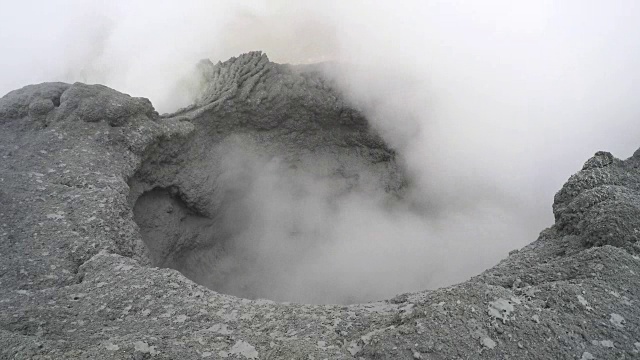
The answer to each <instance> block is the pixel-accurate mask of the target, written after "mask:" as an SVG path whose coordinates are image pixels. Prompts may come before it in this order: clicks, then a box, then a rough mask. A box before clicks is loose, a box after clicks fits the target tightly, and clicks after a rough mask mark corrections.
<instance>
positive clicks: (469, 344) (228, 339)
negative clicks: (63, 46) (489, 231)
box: [0, 53, 640, 360]
mask: <svg viewBox="0 0 640 360" xmlns="http://www.w3.org/2000/svg"><path fill="white" fill-rule="evenodd" d="M200 69H201V71H202V73H203V76H204V78H205V81H204V83H203V93H202V94H203V95H202V96H201V97H200V98H199V100H198V101H196V103H195V104H194V105H192V106H190V107H188V108H185V109H182V110H180V111H178V112H177V113H175V114H171V115H163V116H160V115H158V114H157V113H156V112H155V111H154V109H153V107H152V105H151V103H150V102H149V101H148V100H146V99H141V98H132V97H130V96H128V95H124V94H121V93H119V92H117V91H115V90H112V89H109V88H107V87H104V86H101V85H85V84H79V83H76V84H73V85H70V84H63V83H45V84H40V85H30V86H27V87H24V88H22V89H19V90H15V91H13V92H11V93H9V94H7V95H5V96H4V97H2V98H1V99H0V156H1V158H0V219H2V221H1V222H0V254H2V257H1V258H0V356H1V357H2V358H12V359H13V358H15V359H76V358H77V359H80V358H82V359H114V358H115V359H146V358H153V359H202V358H211V359H218V358H229V359H352V358H357V359H358V358H364V359H369V358H371V359H374V358H375V359H382V358H384V359H469V358H471V359H476V358H477V359H582V360H588V359H624V358H636V357H638V356H640V354H639V351H640V335H639V334H640V307H639V306H638V301H640V257H639V255H640V246H639V243H638V238H639V236H640V235H639V230H640V220H639V219H640V170H639V167H640V151H639V152H636V154H634V156H632V157H631V158H629V159H627V160H619V159H616V158H614V157H613V156H612V155H611V154H609V153H605V152H599V153H596V155H595V156H594V157H593V158H591V159H589V160H588V161H587V162H586V163H585V165H584V167H583V169H582V170H580V171H579V172H578V173H577V174H575V175H573V176H572V177H571V178H570V179H569V180H568V182H567V183H566V184H565V185H564V186H563V188H562V189H561V190H560V191H559V192H558V194H557V195H556V197H555V201H554V205H553V211H554V214H555V218H556V223H555V225H553V226H552V227H550V228H548V229H546V230H544V231H542V233H541V234H540V236H539V238H538V239H537V240H536V241H534V242H532V243H531V244H530V245H528V246H526V247H524V248H523V249H521V250H519V251H514V252H512V253H511V254H510V255H509V257H508V258H507V259H504V260H503V261H502V262H500V263H499V264H498V265H496V266H495V267H494V268H492V269H489V270H487V271H486V272H484V273H482V274H479V275H478V276H475V277H474V278H472V279H470V280H469V281H467V282H464V283H461V284H458V285H454V286H450V287H446V288H441V289H438V290H434V291H423V292H417V293H411V294H403V295H398V296H396V297H394V298H393V299H389V300H387V301H381V302H374V303H366V304H355V305H344V306H343V305H305V304H291V303H276V302H273V301H269V300H248V299H243V298H239V297H234V296H230V295H224V294H221V293H218V292H215V291H212V290H209V289H208V288H207V287H204V286H202V285H199V284H198V283H202V282H201V281H199V279H197V278H193V277H191V276H189V272H190V268H189V264H190V263H193V262H194V261H198V259H197V256H196V255H194V254H199V253H202V252H203V251H205V250H206V251H209V253H211V254H216V253H219V252H224V251H226V249H227V246H228V244H227V242H228V239H227V237H226V235H225V234H226V229H225V222H224V219H220V218H219V217H218V216H217V213H218V211H219V209H221V208H222V207H224V206H226V205H228V204H229V203H230V202H233V201H234V199H235V196H237V194H238V193H242V190H243V187H242V186H243V185H242V184H241V182H240V184H238V181H237V180H238V179H241V178H242V176H240V177H239V178H238V179H236V178H232V179H229V178H228V177H226V176H225V175H224V174H223V173H222V172H221V170H220V169H221V168H224V162H225V156H226V152H225V151H227V150H228V147H226V146H222V145H224V144H235V143H236V142H237V139H242V140H243V141H242V142H241V143H242V144H244V145H243V146H246V144H250V145H248V146H249V147H250V152H251V153H259V154H264V156H265V157H269V156H275V155H276V154H277V156H279V157H281V158H282V159H283V161H284V162H285V163H286V164H287V166H288V168H290V169H294V170H296V171H298V170H297V169H302V170H300V171H315V172H316V173H318V174H317V175H318V176H324V177H327V178H330V179H331V181H333V182H334V183H335V185H336V187H337V188H339V189H352V188H362V189H366V188H368V187H374V188H380V187H381V188H384V189H385V191H387V192H388V193H390V194H394V193H395V194H400V193H401V192H402V189H403V186H404V184H405V180H404V178H403V176H402V171H401V168H400V166H399V165H398V164H397V163H396V157H395V154H394V152H393V151H392V150H391V149H389V148H388V147H387V146H386V145H385V144H384V142H382V140H381V139H380V137H379V136H377V135H376V134H375V132H374V131H372V130H371V129H370V128H369V126H368V125H367V122H366V119H365V118H364V117H363V116H362V115H361V114H360V113H359V112H358V111H357V110H354V109H352V108H351V107H349V106H348V104H346V103H345V102H344V101H343V100H342V98H341V96H340V94H339V93H338V92H337V91H336V90H335V89H334V87H333V86H332V84H331V82H330V81H328V80H325V79H324V78H323V77H322V76H321V73H320V71H318V69H317V68H315V67H313V66H307V67H296V66H290V65H280V64H274V63H271V62H269V60H268V59H267V58H266V56H264V55H263V54H261V53H250V54H245V55H242V56H240V57H238V58H233V59H231V60H229V61H227V62H224V63H219V64H217V65H213V64H212V63H210V62H206V61H205V62H202V63H201V64H200ZM318 159H322V161H321V163H322V164H323V166H321V167H318V166H316V165H317V161H318ZM311 162H313V164H311ZM363 173H364V174H369V175H370V176H355V175H360V174H363ZM167 209H170V211H167ZM158 219H160V220H158ZM203 234H205V235H206V236H204V235H203ZM212 239H214V240H212ZM212 256H213V258H209V259H206V261H214V260H215V255H212ZM174 269H177V270H180V271H176V270H174ZM183 274H185V275H186V276H188V277H190V278H191V279H192V280H193V281H192V280H189V279H188V278H187V277H185V276H184V275H183ZM194 281H195V282H194ZM207 285H209V284H207Z"/></svg>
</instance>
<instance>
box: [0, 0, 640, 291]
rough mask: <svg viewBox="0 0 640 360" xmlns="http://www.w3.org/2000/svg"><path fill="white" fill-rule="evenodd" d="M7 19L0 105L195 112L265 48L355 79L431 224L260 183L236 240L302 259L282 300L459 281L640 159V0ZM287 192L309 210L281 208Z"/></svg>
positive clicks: (145, 10) (327, 4) (48, 9)
mask: <svg viewBox="0 0 640 360" xmlns="http://www.w3.org/2000/svg"><path fill="white" fill-rule="evenodd" d="M4 8H5V9H4V10H3V11H2V13H1V14H0V40H1V41H0V53H1V54H3V55H2V59H3V66H2V67H1V69H0V72H1V76H0V78H1V79H2V82H1V83H0V92H7V91H9V90H12V89H14V88H17V87H20V86H23V85H25V84H27V83H34V82H41V81H56V80H61V81H68V82H70V81H83V82H90V83H91V82H99V83H104V84H106V85H108V86H111V87H114V88H116V89H118V90H120V91H123V92H127V93H130V94H132V95H135V96H145V97H149V98H151V100H152V101H153V103H154V105H155V106H156V107H157V108H158V109H159V110H160V111H171V110H174V109H176V108H178V107H181V106H184V105H187V104H188V103H189V102H190V101H191V97H192V95H193V94H192V93H191V81H192V79H190V74H191V70H192V68H193V65H194V64H195V63H196V62H197V61H198V60H200V59H201V58H211V59H212V60H213V61H214V62H215V61H217V60H224V59H226V58H228V57H230V56H235V55H238V54H239V53H241V52H245V51H250V50H263V51H265V52H266V53H267V54H268V55H269V56H270V58H271V59H272V60H273V61H277V62H291V63H301V62H314V61H324V60H335V61H338V62H339V63H340V64H343V67H342V68H341V71H338V72H337V73H334V74H331V75H332V76H336V77H337V78H338V80H339V82H340V84H341V85H342V88H343V90H344V91H345V93H346V94H347V96H349V98H350V99H351V100H352V101H354V102H356V103H358V104H360V106H362V108H363V110H364V112H365V113H366V114H367V116H368V117H369V118H370V120H371V121H372V123H373V124H374V126H375V127H376V128H377V129H378V130H379V132H380V133H381V134H382V135H383V137H384V138H385V139H386V140H387V141H388V142H389V143H390V144H391V145H392V146H393V147H395V148H396V149H398V150H399V152H400V154H401V155H402V157H403V159H404V161H405V162H406V165H407V167H408V171H409V172H410V175H411V178H412V180H413V182H414V183H415V184H416V189H414V193H412V196H413V197H414V198H416V199H420V200H421V201H423V202H425V203H427V204H428V205H429V206H430V210H431V212H430V213H429V215H428V216H425V215H417V214H415V213H414V212H412V211H409V210H407V209H403V208H401V207H400V208H393V209H388V208H386V207H384V206H382V205H380V202H379V201H377V200H376V198H374V200H371V199H370V197H371V194H367V195H366V196H363V195H362V194H352V195H349V196H347V197H344V198H341V199H339V201H338V202H337V203H328V202H327V199H328V198H330V196H328V194H327V193H326V192H325V190H323V189H325V188H326V186H328V185H327V184H324V183H322V182H320V183H318V181H317V180H315V179H310V178H307V177H293V178H287V179H289V180H286V179H283V178H282V176H283V175H282V173H281V172H278V171H274V170H273V169H271V168H268V167H266V168H265V167H264V166H262V165H260V166H259V169H261V170H260V171H258V172H256V173H255V176H256V178H255V181H254V184H255V186H256V187H255V188H252V189H251V192H250V193H249V195H248V197H247V199H246V201H247V204H249V205H248V206H249V207H250V208H251V209H252V214H253V219H257V220H256V222H254V223H251V224H250V225H249V228H248V229H249V230H247V231H246V232H244V233H242V234H240V235H241V236H240V235H239V239H240V238H242V239H245V240H246V239H253V240H255V241H258V242H259V244H257V245H256V247H250V246H249V245H250V244H252V243H251V241H248V240H247V241H244V242H243V243H242V244H245V245H246V246H247V247H248V250H246V251H249V253H251V252H260V253H261V254H265V259H267V258H268V257H269V256H275V254H277V253H278V252H274V251H272V250H273V249H278V250H279V251H280V254H281V255H282V256H281V257H277V256H276V258H275V259H274V261H273V262H271V263H272V264H273V263H277V262H278V261H282V259H299V263H298V264H297V265H296V264H293V265H291V266H293V267H284V268H283V267H282V266H274V267H271V268H268V266H267V265H265V264H269V262H265V263H264V264H262V265H261V266H266V267H267V269H266V271H263V274H269V275H270V276H272V277H273V278H275V280H274V281H275V282H278V281H279V283H280V284H289V285H287V286H284V285H283V286H272V287H271V289H273V291H274V292H276V291H277V292H278V293H277V294H285V295H281V296H278V295H277V294H275V295H273V296H272V297H274V298H280V299H283V298H289V299H302V300H304V301H319V302H323V301H351V300H357V301H361V300H362V299H374V298H378V297H383V296H391V295H392V294H394V293H397V292H404V291H410V290H419V289H422V288H426V287H434V286H441V285H444V284H449V283H451V282H455V281H461V280H463V279H465V278H468V277H469V276H471V275H473V274H475V273H477V272H479V271H481V270H482V269H483V268H486V267H488V266H490V265H491V264H493V263H495V262H497V261H498V260H499V259H500V258H502V257H503V256H505V255H506V253H507V252H508V251H509V250H511V249H514V248H517V247H520V246H522V245H524V244H526V243H528V242H530V241H533V240H534V239H535V238H536V236H537V233H538V232H539V231H540V230H541V229H542V228H543V227H544V226H547V225H550V224H551V222H552V216H551V202H552V198H553V195H554V193H555V192H556V191H557V190H558V189H559V188H560V186H561V185H562V183H563V182H564V181H565V180H566V179H567V178H568V176H569V175H570V174H572V173H573V172H575V171H576V170H578V169H579V167H580V165H581V164H582V162H584V161H585V160H586V159H587V158H588V157H589V156H591V155H592V154H593V153H594V152H595V151H597V150H608V151H612V152H613V153H614V155H616V156H618V157H623V158H624V157H627V156H630V155H631V153H632V152H633V151H634V150H635V149H636V148H637V146H638V145H639V143H638V139H640V136H639V135H640V126H639V125H638V124H639V123H638V121H637V119H638V116H639V115H640V105H638V103H637V102H636V101H635V95H636V94H637V93H638V90H640V81H639V80H640V75H639V74H640V72H639V71H638V70H637V64H639V63H640V41H639V40H640V3H637V2H635V1H632V0H621V1H616V2H606V1H591V2H587V3H585V2H583V1H571V0H568V1H562V2H558V1H536V2H528V3H524V2H513V1H499V0H495V1H484V2H477V1H465V0H458V1H379V2H371V1H364V0H355V1H349V2H346V1H322V2H311V1H309V2H302V1H299V2H289V1H266V0H263V1H257V0H256V1H245V2H242V4H238V2H233V1H217V2H212V1H187V2H180V3H178V2H169V1H154V2H144V1H130V2H116V3H115V4H106V3H102V2H101V3H98V2H84V1H71V0H68V1H59V2H55V3H54V2H44V3H43V2H35V1H21V2H12V3H10V4H5V6H4ZM354 69H357V70H355V71H354ZM265 169H270V170H265ZM286 181H290V182H291V181H293V182H294V183H295V184H294V185H295V186H302V187H303V188H304V189H305V191H303V192H302V193H304V194H306V195H304V196H298V197H291V195H290V194H289V193H288V192H287V191H282V189H280V188H279V184H281V183H282V182H286ZM267 194H268V195H267ZM274 203H278V204H282V205H280V207H278V208H275V209H274V208H273V207H272V206H267V205H268V204H274ZM283 219H290V220H291V221H293V222H294V223H295V224H296V226H302V231H301V232H299V233H298V234H300V233H301V234H303V235H304V236H307V235H308V234H316V235H317V234H320V235H321V236H320V235H318V236H320V237H321V238H322V239H324V240H325V242H324V243H323V244H324V246H323V247H321V248H319V249H318V248H314V249H313V251H310V250H309V249H308V248H304V249H298V248H296V247H295V246H289V245H291V241H290V237H289V236H288V235H286V233H287V230H286V229H288V226H290V225H291V224H283V223H282V221H284V220H283ZM256 224H259V226H258V225H256ZM263 234H264V235H263ZM305 234H306V235H305ZM314 236H315V235H314ZM253 240H252V241H253ZM278 241H280V242H278ZM261 244H262V245H264V244H269V246H267V247H264V246H263V247H261V246H262V245H261ZM292 249H298V250H300V252H295V251H293V250H292ZM292 251H293V252H292ZM285 255H286V256H285ZM303 259H304V261H302V260H303ZM372 264H373V265H372ZM283 269H285V270H286V271H284V270H283ZM263 270H265V269H264V268H263ZM320 284H324V285H322V286H321V285H320ZM266 288H268V287H265V289H266ZM327 289H332V290H327ZM265 291H266V290H265ZM269 295H270V294H269Z"/></svg>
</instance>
